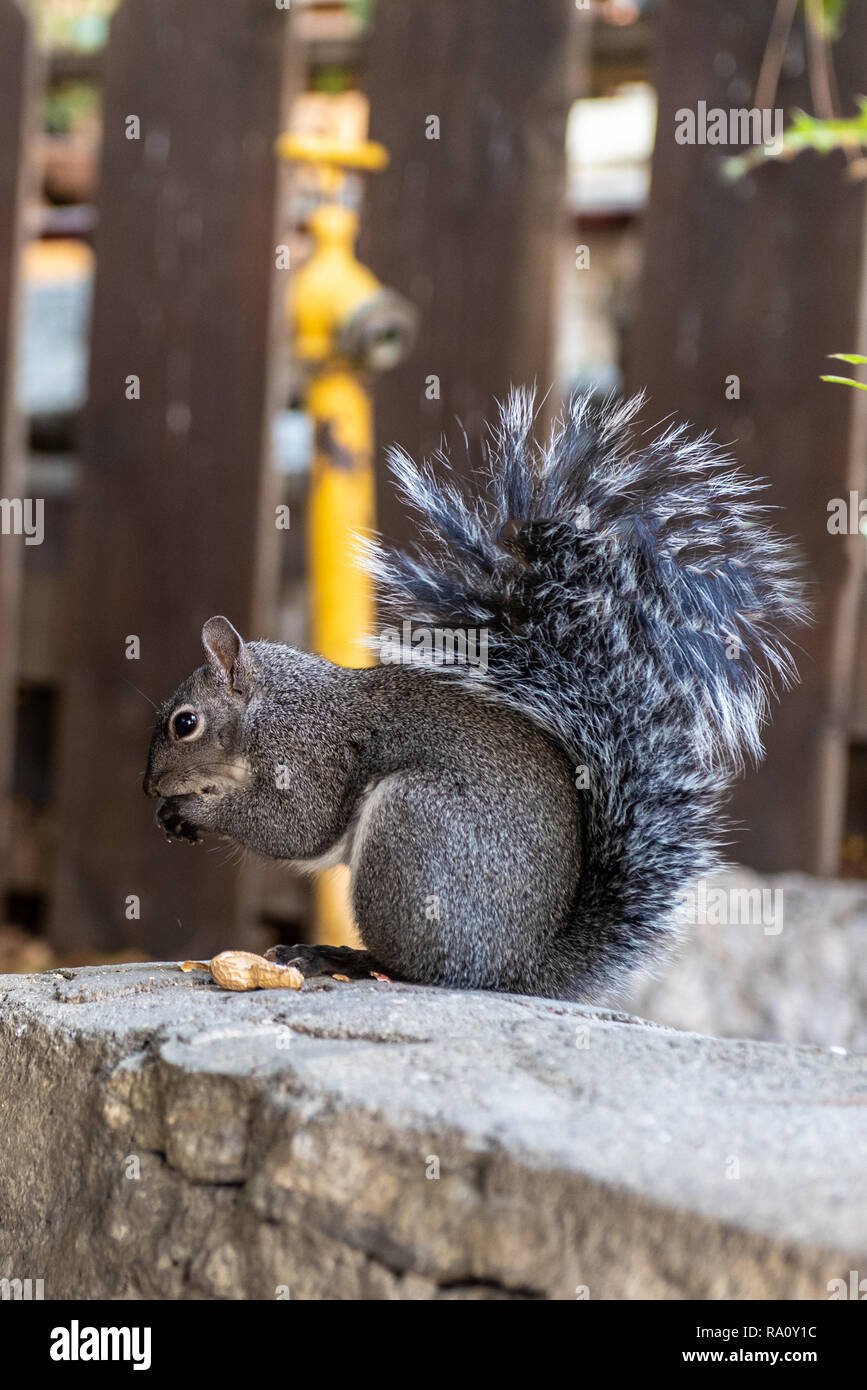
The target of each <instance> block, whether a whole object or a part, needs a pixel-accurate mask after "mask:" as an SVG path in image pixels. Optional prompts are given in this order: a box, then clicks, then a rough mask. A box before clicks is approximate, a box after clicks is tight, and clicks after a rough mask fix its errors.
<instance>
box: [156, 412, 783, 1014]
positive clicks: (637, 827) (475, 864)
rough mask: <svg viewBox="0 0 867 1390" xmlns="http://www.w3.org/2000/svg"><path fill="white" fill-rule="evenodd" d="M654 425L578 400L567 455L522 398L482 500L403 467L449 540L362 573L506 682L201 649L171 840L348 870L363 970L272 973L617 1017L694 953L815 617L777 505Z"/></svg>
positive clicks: (685, 435)
mask: <svg viewBox="0 0 867 1390" xmlns="http://www.w3.org/2000/svg"><path fill="white" fill-rule="evenodd" d="M642 403H643V397H642V396H638V397H635V398H634V399H632V400H631V401H626V402H620V403H618V402H615V401H614V400H612V399H608V400H606V401H605V402H604V403H602V404H601V405H600V404H599V403H596V402H593V401H592V399H591V398H589V397H587V396H584V395H579V396H576V397H574V398H573V399H572V400H571V401H570V403H569V405H568V407H567V409H566V410H565V412H564V414H563V416H562V417H561V418H560V419H559V420H558V421H557V422H556V423H555V425H554V426H553V428H552V430H551V432H550V436H549V437H548V439H547V441H546V442H545V443H544V444H541V443H539V442H538V440H537V438H536V437H535V410H534V402H533V396H532V393H530V392H526V391H522V390H513V391H512V392H511V393H510V395H509V397H508V399H507V401H506V403H505V404H504V405H503V406H501V407H500V415H499V422H498V424H497V425H495V426H494V427H492V429H491V431H490V440H489V445H488V454H489V459H488V462H489V465H490V466H489V469H488V472H489V477H488V479H487V484H486V485H485V486H484V487H482V488H481V489H480V494H479V495H478V496H475V497H473V496H470V495H468V494H467V490H466V487H464V486H461V487H459V486H458V485H456V483H455V482H454V480H453V479H450V478H449V477H448V476H446V477H445V479H442V478H441V477H438V476H437V474H436V473H435V472H434V470H433V467H432V466H431V464H430V463H429V462H427V463H424V464H422V465H421V466H416V465H415V464H414V463H413V462H412V460H411V459H410V458H409V457H408V456H407V454H406V453H405V452H403V451H402V450H400V449H392V450H391V451H389V462H390V467H391V469H392V472H393V474H394V475H395V478H396V481H397V484H398V487H399V489H400V491H401V493H402V495H403V497H404V499H405V501H406V502H407V503H408V504H409V505H410V506H411V507H412V508H413V509H414V510H415V512H416V513H417V514H418V515H419V516H420V518H421V520H422V522H423V525H424V531H425V539H424V541H423V542H422V543H421V544H420V545H419V546H418V547H416V548H415V549H414V550H413V552H412V553H399V552H398V553H392V552H390V551H388V550H387V549H385V548H384V546H383V544H382V542H381V541H376V540H374V541H369V542H367V545H366V556H365V562H366V564H367V565H368V567H369V569H370V571H371V572H372V573H373V575H374V576H375V578H376V580H377V581H378V583H379V585H380V587H381V592H382V594H383V595H384V597H385V599H386V600H387V601H388V603H389V604H390V605H391V607H392V609H393V611H394V612H395V614H397V615H400V616H402V618H403V619H404V623H405V622H406V619H407V618H409V619H410V621H411V623H416V624H419V623H421V624H426V625H428V626H429V627H430V626H433V627H437V626H440V627H445V628H447V629H449V630H451V631H452V632H454V630H455V629H461V630H463V631H468V630H473V629H475V630H477V631H478V632H481V633H482V634H484V635H485V636H486V660H485V661H484V662H478V663H476V664H475V665H473V666H469V665H464V666H462V665H459V664H454V663H451V664H448V663H443V662H442V661H440V662H437V661H436V660H433V661H426V662H419V661H417V660H414V659H411V658H412V655H413V649H412V647H411V646H410V648H409V649H405V650H404V652H403V657H404V658H405V659H401V660H399V661H397V662H393V663H389V664H379V665H376V666H370V667H366V668H361V669H347V668H342V667H337V666H335V665H333V664H331V663H330V662H329V661H326V660H325V659H323V658H322V657H320V656H315V655H311V654H309V653H307V652H303V651H299V650H295V649H293V648H290V647H287V646H282V645H277V644H274V643H270V642H264V641H262V642H260V641H255V642H249V643H248V642H245V641H244V640H243V639H242V638H241V636H240V635H239V634H238V632H237V631H236V630H235V628H234V627H233V626H232V624H231V623H230V622H229V621H228V619H226V618H224V617H214V618H210V619H209V620H208V621H207V622H206V623H205V624H204V627H203V629H202V643H203V647H204V656H205V661H204V665H202V666H200V667H199V668H198V669H197V670H196V671H194V672H193V674H192V675H191V676H190V677H189V678H188V679H187V680H185V681H184V682H183V683H182V684H181V685H180V686H179V687H178V689H177V690H176V691H175V693H174V695H173V696H172V697H171V699H169V700H168V701H167V702H166V703H165V704H164V705H163V706H162V707H161V709H160V710H159V713H158V716H157V722H156V728H155V731H154V734H153V739H152V742H151V747H150V753H149V758H148V766H147V771H146V774H145V779H144V790H145V792H146V793H147V794H148V795H150V796H152V797H159V798H160V802H159V806H158V808H157V813H156V817H157V821H158V824H159V825H160V826H161V827H162V829H163V830H164V831H165V832H166V833H167V835H168V836H169V837H170V838H176V839H184V840H193V841H195V840H198V839H200V838H201V836H202V834H203V833H216V834H219V835H222V836H227V837H229V838H230V839H231V840H233V841H235V842H237V843H238V844H240V845H243V846H246V847H248V848H249V849H251V850H255V851H257V852H258V853H259V854H261V855H265V856H269V857H272V858H275V859H280V860H286V861H290V862H292V863H293V865H295V866H301V867H302V868H307V869H318V868H323V867H328V866H330V865H333V864H337V863H348V864H349V865H350V867H351V892H352V903H353V908H354V912H355V917H356V921H357V926H358V931H359V934H360V937H361V940H362V942H363V944H364V948H365V949H364V950H354V949H352V948H349V947H329V946H312V945H296V946H276V947H272V949H271V950H270V951H269V952H268V956H269V958H270V959H272V960H276V961H279V962H281V963H284V964H295V965H296V966H297V967H298V968H299V969H300V970H301V971H302V973H304V974H305V975H311V974H331V973H335V972H339V973H340V974H342V975H346V976H353V977H370V976H371V975H372V974H374V973H375V972H379V973H382V974H384V975H386V976H388V977H390V978H391V979H397V980H401V981H408V982H414V983H419V984H432V985H443V986H450V987H453V988H460V989H486V990H500V991H506V992H510V993H517V994H525V995H526V994H529V995H546V996H549V997H553V998H563V999H570V1000H577V1001H583V1002H588V1001H590V1002H592V1001H593V1000H596V999H598V998H599V997H600V996H601V995H602V994H603V993H606V994H607V993H608V992H609V991H611V990H615V989H617V988H619V987H620V986H622V984H623V982H624V981H625V980H626V978H627V976H628V975H629V973H630V972H631V971H632V970H633V969H634V968H635V967H638V966H646V965H648V964H649V963H651V962H652V961H653V959H654V957H655V956H656V955H657V954H658V952H659V951H660V948H662V947H663V946H664V945H665V943H666V942H668V941H671V940H672V939H676V936H677V929H676V922H675V918H676V911H675V909H676V908H677V906H678V902H679V900H680V898H681V895H682V894H683V892H684V891H685V888H686V887H687V886H688V885H689V884H690V883H692V882H694V881H695V880H696V879H698V878H700V877H701V876H703V875H704V874H706V873H708V872H709V871H711V870H712V869H714V868H717V867H718V866H719V864H720V857H719V852H720V844H721V840H722V832H723V830H724V829H725V822H724V819H723V815H722V812H721V804H722V802H723V799H724V794H725V792H726V790H727V788H728V786H729V784H730V783H731V781H732V780H733V778H734V777H735V776H736V775H737V774H738V773H740V772H741V771H742V770H743V767H744V764H745V761H746V760H747V759H748V758H749V759H754V760H756V761H758V760H759V759H760V757H761V754H762V744H761V729H762V726H763V724H764V723H765V721H766V719H767V716H768V709H769V700H770V696H771V694H772V693H773V691H774V688H775V686H777V685H782V686H787V685H789V684H790V683H791V682H792V681H793V680H794V679H796V672H795V669H794V664H793V661H792V658H791V654H790V651H789V649H788V646H787V644H786V640H785V636H784V630H785V628H786V626H787V625H788V624H791V623H793V622H800V621H803V620H804V618H805V616H806V609H805V605H804V600H803V586H802V583H801V581H800V578H799V575H798V566H797V564H796V562H795V559H794V557H793V554H792V550H791V546H790V544H789V542H787V541H786V540H784V539H783V538H781V537H780V536H779V535H778V534H777V533H776V532H775V531H774V530H773V529H771V527H770V526H769V524H768V515H767V514H768V510H769V508H768V507H767V506H766V505H764V504H763V503H762V502H761V501H760V500H757V494H758V493H760V492H761V491H762V490H763V489H764V488H765V487H766V486H767V485H766V484H765V483H763V482H761V481H759V480H755V479H751V478H749V477H748V476H746V475H745V474H744V473H742V472H741V471H740V470H739V469H737V468H736V467H735V466H734V464H733V461H732V459H731V458H730V457H729V456H728V455H727V454H726V453H725V452H724V451H723V450H722V449H721V448H720V447H719V446H718V445H717V444H715V443H714V441H713V439H712V437H711V436H710V434H707V433H705V434H702V435H700V436H699V437H697V438H692V437H691V436H690V433H689V431H688V429H687V427H686V426H685V425H682V424H675V425H667V426H665V427H664V428H662V430H661V432H660V433H658V434H657V435H656V436H655V437H652V436H651V437H648V436H641V437H640V439H639V441H638V442H636V440H635V437H634V434H635V432H634V430H633V428H632V427H631V422H632V420H633V417H634V416H635V414H636V412H637V411H638V409H639V408H640V406H641V405H642ZM438 458H439V462H440V464H441V466H442V467H443V468H445V469H449V467H450V465H449V462H448V459H447V457H446V456H445V455H439V456H438Z"/></svg>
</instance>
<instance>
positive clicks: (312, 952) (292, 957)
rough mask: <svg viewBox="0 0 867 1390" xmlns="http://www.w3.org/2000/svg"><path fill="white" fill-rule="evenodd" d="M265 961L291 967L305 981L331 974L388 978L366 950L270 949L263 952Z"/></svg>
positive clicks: (290, 947) (302, 946)
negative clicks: (313, 976)
mask: <svg viewBox="0 0 867 1390" xmlns="http://www.w3.org/2000/svg"><path fill="white" fill-rule="evenodd" d="M265 959H266V960H273V961H275V962H276V963H277V964H278V965H294V966H295V968H296V970H300V971H301V974H302V975H303V976H304V978H305V979H307V978H308V977H309V976H311V975H331V976H332V977H335V976H336V977H337V978H338V979H340V978H343V979H347V980H369V979H371V977H373V978H374V979H380V980H384V979H390V978H391V977H390V976H388V975H385V974H384V973H383V972H382V970H381V967H380V965H379V963H378V961H375V960H374V958H373V956H372V955H371V954H370V952H369V951H356V950H355V949H354V948H353V947H352V946H314V945H310V944H306V943H305V944H304V945H299V946H272V947H271V949H270V950H269V951H266V952H265Z"/></svg>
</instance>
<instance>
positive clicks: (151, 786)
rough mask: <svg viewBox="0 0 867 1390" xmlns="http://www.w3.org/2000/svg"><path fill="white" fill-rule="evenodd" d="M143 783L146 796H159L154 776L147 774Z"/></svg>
mask: <svg viewBox="0 0 867 1390" xmlns="http://www.w3.org/2000/svg"><path fill="white" fill-rule="evenodd" d="M141 785H142V791H143V792H144V794H145V796H159V792H158V791H157V784H156V782H155V781H154V779H153V778H152V777H147V776H146V777H145V779H144V781H143V782H142V784H141Z"/></svg>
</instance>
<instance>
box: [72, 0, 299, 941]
mask: <svg viewBox="0 0 867 1390" xmlns="http://www.w3.org/2000/svg"><path fill="white" fill-rule="evenodd" d="M287 25H288V16H287V15H286V13H285V11H284V10H283V9H281V8H278V7H277V6H275V5H273V4H264V3H262V0H233V3H232V4H230V5H214V4H213V3H211V0H124V3H123V4H122V5H121V7H120V9H119V10H118V12H117V13H116V15H115V17H114V20H113V23H112V28H111V35H110V40H109V46H108V50H107V52H106V55H105V62H104V68H103V72H104V84H105V85H104V137H103V153H102V174H101V186H100V196H99V215H100V220H99V230H98V235H97V242H96V253H97V274H96V287H95V301H94V311H93V345H92V360H91V373H90V397H89V402H88V407H87V417H86V429H85V435H86V438H85V445H84V470H83V482H82V493H81V497H80V501H79V516H78V527H77V561H76V568H75V572H74V575H73V589H74V594H73V601H72V612H71V616H70V622H71V624H72V628H73V643H72V645H73V648H74V651H75V656H74V658H73V661H72V663H71V666H70V670H69V671H68V673H67V689H66V691H65V695H64V699H65V704H66V711H65V719H64V721H63V733H62V743H63V749H62V766H61V801H60V815H61V826H62V831H61V844H60V857H59V866H58V876H57V885H56V895H55V902H54V910H53V920H52V924H51V935H52V937H53V939H54V940H55V941H58V942H59V941H70V940H72V941H75V942H76V943H87V944H90V945H93V946H100V947H112V948H114V947H117V946H119V945H121V944H125V943H129V944H135V945H136V946H139V947H142V948H143V949H147V950H150V951H151V952H154V953H156V954H170V955H173V956H178V955H180V954H197V953H206V954H210V953H212V952H213V951H216V950H218V949H220V948H221V947H222V946H226V945H229V944H234V945H239V944H244V943H245V942H249V941H250V940H251V939H252V938H251V931H252V915H253V911H254V908H255V903H256V893H257V887H256V883H255V881H254V880H253V879H251V872H252V871H249V870H247V871H245V870H242V869H239V868H238V867H235V866H233V865H231V864H228V863H227V862H225V861H226V855H225V854H223V853H222V852H217V853H214V852H210V853H209V852H208V850H207V849H205V850H200V849H189V850H188V847H187V846H185V845H171V846H170V845H168V844H166V843H165V841H164V840H163V838H162V837H161V836H160V835H159V834H158V833H157V832H156V830H155V829H154V828H153V826H152V824H151V822H152V819H153V811H154V804H153V802H148V801H146V800H145V798H144V796H143V795H142V792H141V774H142V770H143V768H144V763H145V756H146V751H147V744H148V739H149V732H150V726H151V720H152V713H151V711H150V710H149V708H148V706H147V705H146V703H145V701H144V699H142V697H141V696H140V695H139V694H138V693H137V692H136V691H135V690H133V689H132V688H131V686H130V685H129V684H128V683H127V682H128V681H131V682H134V684H135V685H137V686H139V687H140V689H141V690H142V691H144V692H145V693H146V695H147V696H148V697H150V698H152V699H157V700H159V699H162V698H164V697H165V696H166V695H168V694H169V693H170V692H171V690H172V689H173V688H174V686H175V685H176V683H177V682H178V680H180V679H181V678H182V677H183V676H184V675H185V674H187V673H188V672H189V671H190V670H191V669H192V667H193V666H195V665H197V664H198V663H199V661H200V655H201V646H200V639H199V633H200V630H201V625H202V622H203V620H204V619H206V618H208V617H209V616H210V615H211V614H213V613H226V614H227V615H229V616H230V617H232V619H233V621H234V622H235V623H236V625H237V626H238V627H239V628H240V629H242V630H243V631H244V632H245V635H249V636H261V635H262V632H261V627H262V612H263V605H262V585H261V583H260V582H259V581H260V579H261V575H262V573H263V555H264V552H263V545H267V538H268V537H269V535H270V538H271V540H272V541H273V543H275V544H276V532H275V529H274V525H273V511H272V512H271V522H270V525H266V524H265V517H266V513H267V511H268V508H269V505H270V495H271V492H270V489H271V475H270V470H269V469H267V468H266V466H265V464H264V458H265V455H266V452H267V446H266V439H265V434H266V419H267V411H268V405H269V399H270V388H269V353H268V349H269V338H270V332H271V325H272V314H273V310H272V299H273V296H272V289H273V283H274V276H275V274H277V272H276V271H275V245H276V234H275V204H276V189H277V172H276V163H275V158H274V152H273V142H274V139H275V138H276V136H277V134H278V132H279V130H280V127H281V124H282V121H283V119H284V115H285V99H286V94H285V87H284V73H285V71H286V67H285V61H284V60H285V48H286V42H287ZM132 378H137V379H138V381H139V382H140V399H130V398H129V397H130V395H131V394H133V395H134V383H132V382H131V379H132ZM131 385H132V388H133V389H132V391H131V389H130V387H131ZM133 635H134V636H136V637H138V638H139V639H140V644H141V657H140V659H139V660H127V659H126V656H125V651H126V642H127V638H128V637H129V636H133ZM131 895H135V896H137V897H139V898H140V903H141V906H140V912H141V918H140V920H136V919H135V918H132V919H131V920H128V919H127V915H126V914H127V908H126V907H125V903H126V899H127V898H128V897H129V896H131Z"/></svg>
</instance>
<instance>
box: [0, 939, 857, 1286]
mask: <svg viewBox="0 0 867 1390" xmlns="http://www.w3.org/2000/svg"><path fill="white" fill-rule="evenodd" d="M313 983H314V982H309V983H308V985H305V988H304V990H303V991H302V992H300V993H293V992H290V991H264V992H258V993H255V994H227V993H223V992H222V991H220V990H219V989H217V987H216V986H215V985H213V984H211V983H210V982H209V980H208V977H207V976H206V975H205V974H204V973H203V972H197V973H195V974H193V975H184V974H182V973H181V972H180V970H179V969H178V967H177V966H176V965H172V964H151V965H126V966H112V967H98V968H90V969H81V970H65V971H59V972H53V973H47V974H45V975H35V976H33V975H31V976H8V975H7V976H2V977H0V1123H2V1134H3V1162H2V1165H0V1276H5V1277H7V1278H21V1279H25V1278H32V1279H36V1278H43V1279H44V1280H45V1297H46V1298H59V1297H73V1298H100V1297H108V1298H160V1299H176V1298H218V1299H237V1298H265V1299H273V1298H275V1297H281V1296H282V1297H285V1296H287V1294H288V1295H289V1296H290V1297H292V1298H296V1299H392V1298H395V1299H397V1298H402V1299H509V1298H513V1299H529V1298H543V1299H574V1298H575V1297H576V1296H577V1295H580V1294H581V1293H582V1292H584V1291H585V1290H586V1291H587V1292H589V1297H590V1298H591V1299H600V1298H633V1297H645V1298H709V1299H714V1298H743V1297H758V1298H827V1297H828V1291H827V1285H828V1282H829V1281H830V1280H831V1279H837V1278H843V1279H847V1280H848V1277H849V1271H850V1270H851V1269H856V1270H860V1271H861V1272H862V1274H867V1202H865V1196H864V1171H865V1165H867V1124H865V1117H867V1058H861V1057H857V1056H852V1055H847V1054H843V1053H839V1052H831V1051H828V1050H821V1049H818V1048H791V1047H782V1046H775V1045H770V1044H763V1043H755V1042H743V1041H740V1042H738V1041H723V1040H720V1039H713V1038H707V1037H700V1036H696V1035H694V1034H687V1033H679V1032H676V1031H674V1030H670V1029H667V1028H662V1027H659V1026H654V1025H652V1024H646V1023H641V1022H639V1021H637V1020H635V1019H631V1018H629V1017H628V1016H626V1015H621V1014H616V1013H612V1012H606V1011H605V1010H602V1009H592V1008H583V1007H579V1006H577V1005H571V1004H561V1003H556V1002H551V1001H546V1000H531V999H524V998H517V997H512V996H496V995H484V994H461V993H457V992H452V991H445V990H430V989H421V988H413V987H410V986H402V985H396V984H389V983H384V982H382V983H380V982H374V981H371V982H370V983H357V984H340V983H338V982H334V981H328V982H326V983H325V984H324V986H323V985H322V983H321V982H317V983H318V984H319V985H320V987H319V988H312V987H311V986H312V985H313ZM437 1171H438V1174H439V1176H438V1177H435V1176H432V1175H433V1174H434V1173H436V1172H437Z"/></svg>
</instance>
